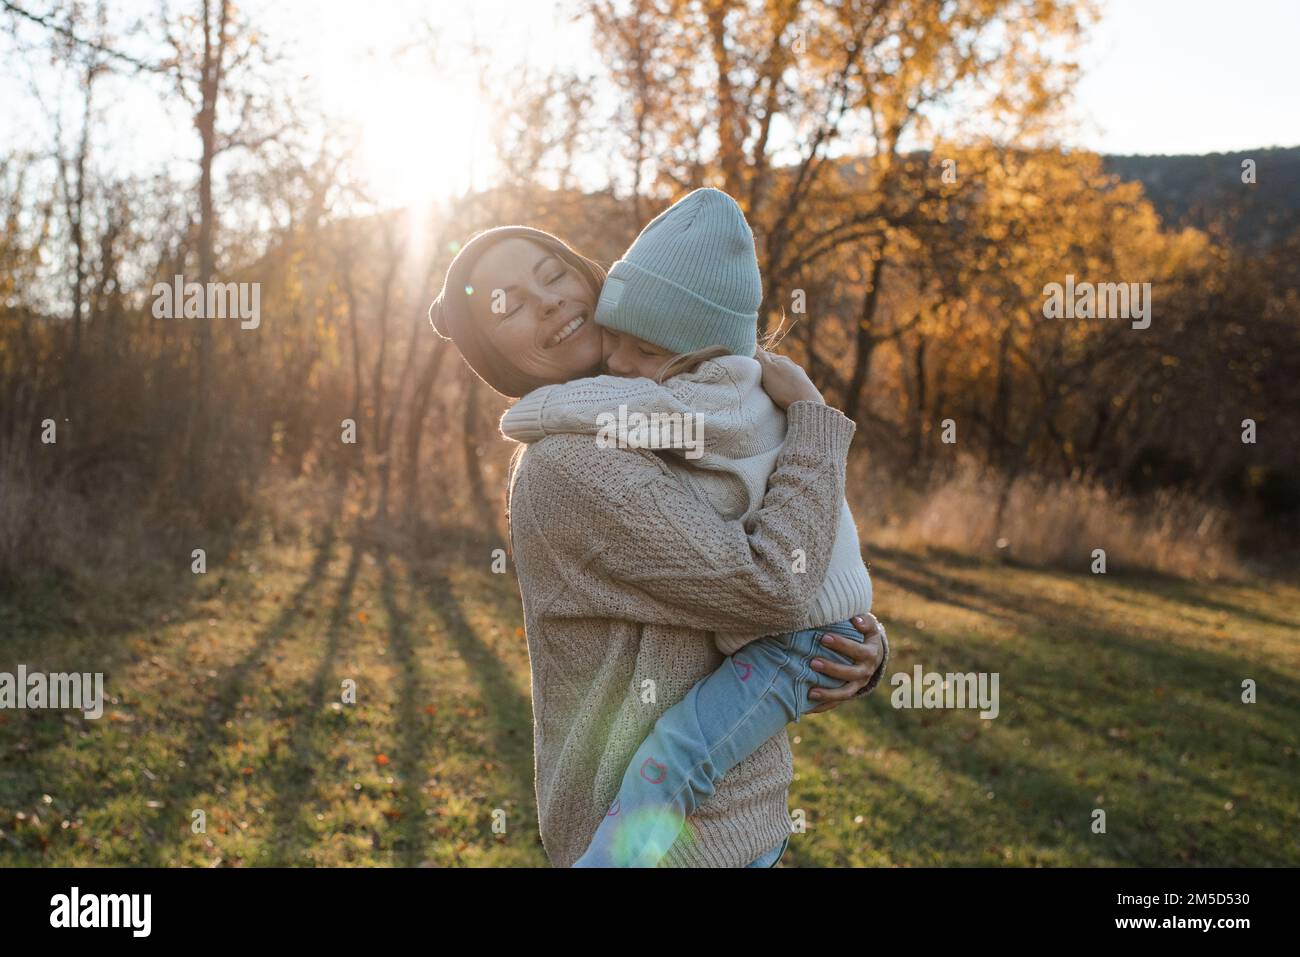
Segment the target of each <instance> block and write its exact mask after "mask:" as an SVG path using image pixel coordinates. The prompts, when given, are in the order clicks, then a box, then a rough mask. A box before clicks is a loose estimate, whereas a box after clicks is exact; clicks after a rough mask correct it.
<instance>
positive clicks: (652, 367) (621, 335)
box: [600, 329, 674, 379]
mask: <svg viewBox="0 0 1300 957" xmlns="http://www.w3.org/2000/svg"><path fill="white" fill-rule="evenodd" d="M600 331H601V334H602V336H603V338H604V342H605V370H606V371H607V372H609V374H610V375H620V376H624V377H626V378H636V377H637V376H644V377H645V378H647V379H653V378H655V377H656V376H658V375H659V370H660V369H662V368H663V367H664V364H665V363H666V362H667V361H668V360H669V359H671V358H672V357H673V355H674V354H673V353H672V352H669V351H668V350H667V349H662V348H660V347H659V346H657V345H655V344H654V343H653V342H646V340H644V339H638V338H637V337H636V336H631V335H628V334H627V333H626V332H614V331H613V330H612V329H601V330H600Z"/></svg>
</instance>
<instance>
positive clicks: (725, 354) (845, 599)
mask: <svg viewBox="0 0 1300 957" xmlns="http://www.w3.org/2000/svg"><path fill="white" fill-rule="evenodd" d="M761 297H762V283H761V279H760V277H759V271H758V260H757V255H756V254H755V251H754V239H753V234H752V233H751V231H750V229H749V225H748V224H747V223H746V222H745V218H744V215H743V214H742V213H741V211H740V208H739V207H738V206H737V205H736V203H735V201H734V200H733V199H731V197H729V196H727V194H725V193H722V192H720V191H718V190H713V189H702V190H696V191H695V192H693V193H691V194H690V195H688V196H686V197H684V198H683V199H682V200H680V201H679V202H677V203H676V204H674V205H673V206H671V207H670V208H669V209H667V210H665V211H664V212H663V213H662V214H660V215H659V216H658V217H656V218H655V219H654V220H653V221H652V222H651V223H650V224H649V225H648V226H646V228H645V229H644V230H643V231H642V232H641V235H640V236H638V237H637V239H636V241H635V242H634V243H633V244H632V246H631V247H630V248H629V249H628V251H627V253H626V254H625V255H624V258H623V259H621V260H619V262H617V263H615V264H614V266H613V268H612V269H611V271H610V274H609V277H608V279H607V280H606V282H605V285H604V287H603V289H602V291H601V296H600V300H599V302H598V303H597V306H596V314H595V321H596V323H597V324H598V325H600V326H601V327H602V329H603V332H604V336H605V356H606V367H607V368H608V369H609V371H610V372H611V373H614V374H613V375H603V376H597V377H595V378H588V379H577V380H574V381H571V382H568V383H564V384H562V385H550V386H545V387H543V388H540V389H536V390H534V391H533V392H530V393H528V394H527V395H525V396H524V397H523V398H521V399H520V401H519V402H518V403H517V404H516V405H515V406H514V407H513V408H512V409H511V410H510V411H509V412H507V413H506V415H505V417H504V418H503V419H502V422H501V430H502V432H503V433H504V434H505V435H506V436H507V437H509V438H512V439H514V440H516V441H519V442H525V443H527V442H535V441H538V440H540V439H542V438H543V437H545V436H546V435H548V434H555V433H564V432H568V433H588V434H595V435H597V436H598V441H609V442H610V443H611V444H615V443H616V444H621V445H622V446H623V447H627V446H628V445H632V446H634V447H641V448H646V447H650V448H658V449H664V450H668V451H670V452H671V454H670V455H668V456H667V457H666V458H667V459H668V464H669V466H670V467H671V468H673V469H674V470H675V471H679V472H680V474H682V475H683V476H684V477H685V478H686V479H687V481H688V483H689V484H690V485H691V486H693V487H694V488H695V489H696V491H697V493H698V494H699V495H700V496H701V497H702V498H703V499H704V500H705V501H708V502H709V503H710V504H711V505H712V506H713V507H714V508H715V509H716V510H717V511H718V512H719V514H721V515H722V516H723V517H725V518H729V519H739V520H741V521H742V522H743V521H744V520H745V519H746V518H748V516H749V515H750V513H752V512H753V511H754V510H755V509H756V508H757V507H758V506H759V504H760V503H761V501H762V499H763V496H764V493H765V490H766V486H767V479H768V476H769V475H770V474H771V472H772V470H773V468H774V463H775V461H776V457H777V455H778V454H779V453H780V451H781V447H782V445H783V443H784V439H785V415H784V413H782V412H781V410H780V409H779V408H777V406H776V405H775V404H774V403H773V402H772V400H771V398H770V397H769V396H768V395H767V393H766V392H764V391H763V388H762V368H763V367H762V364H761V362H760V361H759V360H757V359H755V358H752V356H754V355H755V353H756V339H757V326H758V306H759V303H760V300H761ZM631 330H635V331H636V335H635V336H633V335H631V334H630V331H631ZM758 355H759V356H760V357H762V361H764V362H768V361H780V360H776V359H774V358H773V357H770V356H768V355H767V354H766V353H763V352H761V351H758ZM624 377H634V378H624ZM629 423H636V425H635V426H634V427H633V430H631V431H630V430H629V429H628V428H627V426H628V424H629ZM800 551H801V550H800V549H795V552H794V554H792V555H791V556H790V561H791V563H792V565H793V566H794V567H795V569H796V570H798V567H799V563H800V561H801V556H800V555H799V552H800ZM870 605H871V580H870V578H869V576H868V575H867V570H866V567H865V565H864V564H863V562H862V557H861V551H860V546H859V542H858V536H857V531H856V528H855V526H854V522H853V516H852V514H851V513H850V511H849V509H848V505H847V504H844V505H843V506H842V508H841V514H840V522H839V527H838V529H837V531H836V535H835V539H834V543H833V546H832V557H831V562H830V567H829V569H828V571H827V573H826V577H825V579H824V580H823V583H822V586H821V589H820V591H819V592H818V594H817V597H816V599H815V601H814V602H813V606H812V610H811V611H810V612H809V615H808V620H807V623H806V624H807V627H806V628H803V629H801V630H799V631H795V632H790V633H787V634H782V635H771V636H758V635H753V634H717V635H716V636H715V639H716V642H717V646H718V649H719V651H721V652H722V653H723V654H724V655H728V656H729V657H728V658H727V660H726V661H724V662H723V664H722V665H721V667H719V668H718V670H717V671H715V672H714V673H713V674H712V675H710V676H709V677H707V678H705V679H704V680H703V681H700V682H699V683H698V684H696V685H695V687H693V688H692V689H691V691H690V692H689V693H688V694H687V696H686V697H685V698H684V699H683V700H682V701H680V702H678V703H677V704H676V705H674V706H673V707H672V708H670V709H669V710H668V711H666V712H665V713H664V714H663V715H662V716H661V717H660V718H659V721H658V722H657V723H656V725H655V728H654V730H653V732H652V733H651V734H650V735H649V737H647V738H646V740H645V741H644V742H643V743H642V745H641V747H640V748H639V749H638V751H637V753H636V756H635V757H634V759H633V760H632V762H631V764H630V765H629V766H628V768H627V771H626V773H625V774H624V776H623V782H622V786H621V788H620V790H619V793H618V795H617V797H616V798H615V800H614V802H613V803H612V804H611V805H610V808H609V810H608V812H607V814H606V817H605V819H604V821H603V822H602V823H601V825H600V827H599V828H598V829H597V831H596V835H595V837H594V838H593V840H592V842H591V845H590V847H589V848H588V850H587V851H586V853H585V854H584V855H583V856H582V857H581V858H580V859H579V860H578V861H577V864H576V865H575V866H578V867H650V866H655V865H656V864H658V863H659V861H660V859H661V858H662V857H663V855H664V854H665V853H667V851H668V849H669V848H670V847H671V846H672V844H673V842H674V841H676V840H677V838H678V835H679V833H680V832H681V829H682V825H683V823H684V821H685V819H686V818H687V817H689V816H690V815H691V813H692V812H693V811H694V809H695V808H696V807H697V806H698V805H699V804H700V803H701V802H703V801H704V800H705V799H707V798H708V797H709V796H710V795H712V794H713V792H714V790H715V788H716V786H717V783H718V782H719V781H720V780H721V779H722V777H723V776H724V775H725V774H726V773H727V772H728V771H729V770H731V768H733V767H735V766H736V765H737V764H738V763H740V762H741V761H742V760H744V759H745V758H746V757H747V756H748V755H749V754H751V753H752V752H753V751H754V750H755V749H756V748H758V747H759V746H760V745H761V744H762V743H763V742H764V741H766V740H767V739H768V738H770V737H771V736H772V735H774V734H777V733H779V732H780V731H781V729H782V728H784V727H785V725H786V724H787V723H789V722H790V721H796V722H797V721H799V719H800V718H801V716H802V715H803V714H805V713H807V711H808V710H810V709H811V707H813V706H815V705H816V702H815V701H814V702H811V703H810V702H809V690H810V687H811V686H812V685H813V684H817V685H820V686H824V687H832V686H836V685H837V684H838V682H836V681H835V680H834V679H833V678H830V677H828V676H826V675H823V674H820V673H819V672H817V671H816V670H814V669H813V667H812V660H813V659H814V658H816V657H824V658H829V659H832V660H839V661H843V662H848V659H847V658H844V657H843V656H840V655H837V654H836V653H835V652H833V651H831V650H829V649H828V648H826V647H823V646H822V644H821V642H820V636H821V635H822V634H823V633H825V632H832V633H834V634H837V635H842V636H843V637H844V638H846V639H848V640H852V641H861V640H862V637H861V635H860V634H859V633H858V632H857V630H856V629H855V628H854V627H853V626H852V624H851V623H850V622H849V621H848V620H847V619H849V617H850V616H851V615H854V614H856V613H858V612H865V611H868V610H869V609H870ZM827 622H829V623H830V624H825V623H827ZM882 640H883V638H882ZM885 655H886V659H887V657H888V646H887V645H886V646H885ZM885 663H886V662H885V661H882V663H881V666H880V668H879V669H878V670H877V672H876V675H875V676H874V677H873V679H872V682H871V684H869V685H868V687H867V689H865V690H867V691H869V690H871V688H874V687H875V685H876V684H878V683H879V681H880V678H881V677H882V676H883V674H884V671H885Z"/></svg>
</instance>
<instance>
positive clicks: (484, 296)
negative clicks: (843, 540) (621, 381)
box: [469, 237, 601, 383]
mask: <svg viewBox="0 0 1300 957" xmlns="http://www.w3.org/2000/svg"><path fill="white" fill-rule="evenodd" d="M469 284H470V288H471V289H473V293H472V294H471V295H470V297H469V309H470V316H471V318H472V319H473V320H474V321H475V322H477V323H479V324H480V327H481V328H482V329H484V330H485V331H486V335H487V338H488V340H489V341H490V342H491V343H492V345H493V346H494V347H495V348H496V349H497V350H498V351H500V352H501V354H502V355H504V356H506V357H507V358H508V359H509V360H510V363H511V364H512V365H513V366H515V367H516V368H517V369H519V371H521V372H523V373H525V374H526V375H529V376H532V377H533V378H535V379H539V380H541V381H543V382H547V383H556V382H568V381H569V380H570V379H578V378H581V377H582V376H586V375H591V374H593V373H594V372H596V371H597V370H598V368H599V366H600V362H601V336H600V329H599V327H597V325H596V323H595V322H593V321H592V315H593V314H594V312H595V297H594V294H593V292H592V290H591V289H590V288H588V286H587V283H586V282H585V281H584V280H583V278H582V276H581V275H580V274H579V273H578V272H577V270H575V269H573V267H571V266H569V265H568V263H566V262H565V261H564V260H562V259H560V258H559V257H558V256H556V255H555V254H554V253H552V252H550V251H549V250H547V249H546V247H544V246H541V245H539V244H537V243H534V242H532V241H531V240H528V239H524V238H522V237H514V238H512V239H503V240H501V241H500V242H498V243H495V244H494V245H493V246H492V247H491V248H490V249H488V250H487V251H486V252H485V253H483V255H482V256H481V257H479V260H478V262H476V263H475V264H474V268H473V269H472V270H471V271H470V278H469Z"/></svg>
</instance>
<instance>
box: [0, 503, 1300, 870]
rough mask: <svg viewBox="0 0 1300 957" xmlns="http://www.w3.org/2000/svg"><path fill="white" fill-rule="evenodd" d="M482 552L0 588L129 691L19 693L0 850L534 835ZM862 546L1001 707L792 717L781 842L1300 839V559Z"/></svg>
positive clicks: (482, 847) (3, 616)
mask: <svg viewBox="0 0 1300 957" xmlns="http://www.w3.org/2000/svg"><path fill="white" fill-rule="evenodd" d="M488 567H489V556H488V554H487V552H486V551H485V552H484V559H483V561H482V563H481V567H479V568H476V569H473V570H470V569H468V568H465V567H452V568H439V567H437V563H436V562H419V563H414V564H408V563H407V562H406V561H404V560H403V559H401V558H399V557H398V556H397V555H396V554H389V553H388V552H387V551H386V549H385V548H384V547H383V546H382V544H381V543H380V542H379V541H377V540H373V539H372V540H368V541H367V540H362V539H360V538H358V537H357V536H355V535H352V534H349V533H347V532H344V531H343V530H339V529H326V530H323V531H318V532H316V533H314V534H313V535H312V537H311V538H310V539H306V538H304V540H302V541H284V540H281V541H279V542H278V543H277V542H274V541H272V540H271V539H270V538H269V536H268V537H267V538H266V539H265V540H263V541H260V542H257V543H252V544H245V545H243V546H239V547H237V548H235V549H234V550H232V551H231V552H230V553H228V554H226V555H222V556H219V557H217V556H211V555H210V556H209V566H208V568H209V571H208V574H206V575H204V576H201V577H193V578H192V579H191V580H189V581H188V582H186V583H185V584H186V588H185V589H184V590H179V589H177V590H173V591H172V592H171V594H164V593H165V592H166V589H164V588H162V587H161V586H160V587H159V589H158V594H157V595H155V596H154V597H153V598H151V599H149V600H146V601H143V602H140V601H137V600H136V599H131V600H130V601H128V600H126V599H125V598H123V599H121V600H120V601H119V603H118V604H117V605H113V604H112V603H110V604H109V605H107V606H105V605H104V604H103V603H102V601H101V602H97V604H96V609H97V611H96V614H95V616H94V617H93V619H92V618H91V617H90V616H89V614H88V613H87V614H82V613H80V612H77V611H69V610H68V607H67V602H66V600H65V599H60V600H59V601H58V602H55V600H54V599H53V598H51V599H50V601H49V602H48V603H47V605H46V606H45V607H44V608H41V607H40V606H39V604H36V605H33V603H32V602H31V601H30V600H29V601H27V602H26V603H25V605H24V608H23V611H21V612H19V611H18V610H17V609H16V608H15V607H14V606H5V605H3V604H0V629H2V633H3V636H4V637H3V640H2V643H0V670H3V671H10V672H12V671H14V670H15V669H16V667H17V665H18V664H20V663H22V664H26V665H27V666H28V668H29V669H34V670H44V671H59V670H76V671H100V670H102V671H104V672H105V673H106V694H107V695H108V697H109V703H108V704H107V705H106V708H105V714H104V716H103V718H102V719H100V720H97V721H87V720H85V719H83V717H82V716H81V715H80V713H68V712H51V711H21V712H20V711H3V712H0V864H4V865H69V864H80V865H88V864H99V865H104V864H112V865H167V866H171V865H190V866H200V867H205V866H252V865H313V864H314V865H327V866H348V865H416V864H422V863H427V864H432V865H436V866H543V865H545V863H546V860H545V856H544V854H543V852H542V848H541V845H540V842H539V840H538V837H537V822H536V807H535V803H534V799H533V793H532V778H533V767H532V732H531V707H530V702H529V681H528V660H527V651H526V647H525V643H524V639H523V635H522V631H521V629H520V624H521V616H520V610H519V600H518V595H517V592H516V585H515V581H514V577H513V575H512V574H505V575H493V574H491V573H490V572H489V570H488ZM872 573H873V576H874V578H875V582H876V593H877V607H876V609H875V610H876V613H877V614H878V615H879V616H880V617H881V619H882V620H884V621H885V622H886V625H887V627H888V629H889V634H890V638H891V643H892V645H893V648H894V662H893V665H894V670H896V671H897V670H904V671H908V672H910V671H911V670H912V668H913V666H914V665H916V664H920V665H922V666H923V668H924V669H925V670H927V671H939V672H949V671H951V672H966V671H989V672H994V671H995V672H998V673H999V675H1000V692H1001V714H1000V715H999V717H998V718H997V719H996V720H992V721H985V720H981V719H980V718H979V717H978V716H977V714H976V713H975V712H974V711H960V712H958V711H943V710H938V711H935V710H930V711H926V710H896V709H894V708H893V707H891V704H890V692H891V690H892V689H890V688H889V687H887V686H882V688H881V689H880V691H879V692H878V693H877V694H876V695H874V696H873V697H872V698H871V699H870V700H868V701H867V702H865V703H855V704H852V705H848V706H845V707H843V708H841V709H839V710H837V711H836V712H834V713H832V714H828V715H821V716H814V717H812V718H809V719H805V720H804V721H803V722H802V723H801V724H799V725H798V726H792V727H791V729H790V739H791V743H792V746H793V750H794V753H795V770H796V780H795V782H794V785H793V788H792V793H791V800H790V806H791V808H792V810H793V809H801V810H802V811H803V816H804V819H805V820H806V821H807V824H808V827H807V830H806V832H805V833H799V834H796V835H794V837H793V838H792V841H791V845H790V851H789V852H788V853H787V855H786V858H785V861H784V863H783V865H782V866H799V867H809V866H825V865H838V866H843V865H870V866H879V865H891V866H892V865H902V866H908V865H957V866H962V865H988V864H1000V865H1013V866H1021V865H1046V866H1054V865H1088V866H1092V865H1103V866H1109V865H1120V866H1123V865H1247V866H1250V865H1277V864H1290V865H1296V864H1300V850H1298V849H1297V834H1300V759H1298V757H1297V748H1300V741H1298V740H1297V738H1298V735H1297V730H1298V729H1300V677H1297V676H1300V640H1298V639H1300V587H1297V586H1296V585H1295V584H1289V583H1288V584H1282V583H1278V582H1263V583H1256V584H1253V585H1249V586H1244V585H1231V584H1214V585H1198V584H1192V583H1187V582H1182V581H1178V580H1174V579H1165V578H1155V577H1151V576H1147V575H1131V574H1126V573H1124V572H1123V571H1121V570H1115V569H1112V573H1111V574H1109V575H1107V576H1104V577H1103V576H1093V575H1091V574H1088V573H1086V572H1083V573H1066V572H1061V571H1043V570H1034V569H1025V568H1016V567H1012V566H1007V565H996V564H984V563H980V562H976V561H974V560H971V559H967V558H962V557H957V556H952V555H938V554H922V553H919V552H906V551H888V552H885V551H877V552H876V553H874V554H873V555H872ZM187 575H188V570H187ZM1246 678H1250V679H1253V680H1254V681H1255V682H1256V683H1257V686H1258V703H1255V704H1244V703H1242V701H1241V684H1242V681H1243V680H1244V679H1246ZM346 679H352V680H354V681H355V682H356V704H355V705H345V704H341V703H340V699H341V693H342V683H343V682H344V681H345V680H346ZM1097 808H1100V809H1103V810H1104V811H1105V812H1106V833H1104V834H1095V833H1093V831H1092V823H1093V811H1094V809H1097ZM195 810H201V811H203V812H204V814H205V815H206V833H195V832H194V830H193V829H192V826H191V822H192V813H193V812H194V811H195ZM494 819H495V820H497V821H500V822H504V833H498V832H499V831H500V830H501V828H500V827H497V828H496V829H494V827H493V822H494Z"/></svg>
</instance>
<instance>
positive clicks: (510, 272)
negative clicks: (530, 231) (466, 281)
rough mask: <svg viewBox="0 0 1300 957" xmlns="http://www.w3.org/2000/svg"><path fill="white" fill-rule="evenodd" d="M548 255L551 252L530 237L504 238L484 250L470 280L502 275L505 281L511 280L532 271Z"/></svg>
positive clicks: (480, 280) (481, 280) (481, 279)
mask: <svg viewBox="0 0 1300 957" xmlns="http://www.w3.org/2000/svg"><path fill="white" fill-rule="evenodd" d="M548 255H550V254H549V253H548V252H547V251H546V250H545V249H543V248H542V247H541V246H539V245H537V243H535V242H533V241H532V240H530V239H524V238H522V237H519V236H514V237H511V238H510V239H503V240H501V241H500V242H499V243H493V244H492V247H491V248H490V249H487V250H484V252H483V255H482V256H480V257H479V260H478V262H476V263H475V264H474V268H473V269H472V270H471V271H470V282H471V284H473V280H474V279H478V280H479V282H480V283H481V282H483V280H484V278H485V277H501V279H502V280H503V281H504V282H509V281H510V280H511V279H513V278H514V277H517V276H525V275H527V274H528V273H530V272H532V270H533V267H534V266H536V265H537V263H538V261H539V260H541V259H544V258H545V257H547V256H548Z"/></svg>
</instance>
